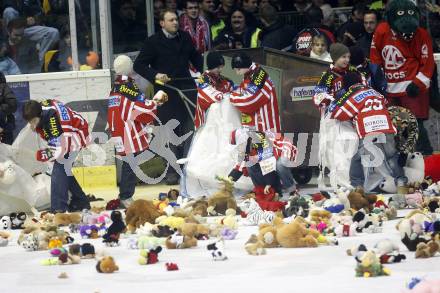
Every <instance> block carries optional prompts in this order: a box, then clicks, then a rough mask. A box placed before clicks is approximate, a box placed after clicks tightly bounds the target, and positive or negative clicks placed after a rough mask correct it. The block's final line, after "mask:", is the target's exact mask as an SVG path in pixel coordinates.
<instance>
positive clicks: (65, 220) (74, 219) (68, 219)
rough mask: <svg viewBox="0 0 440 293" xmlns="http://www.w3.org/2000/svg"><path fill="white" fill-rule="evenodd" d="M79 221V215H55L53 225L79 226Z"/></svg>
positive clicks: (80, 218)
mask: <svg viewBox="0 0 440 293" xmlns="http://www.w3.org/2000/svg"><path fill="white" fill-rule="evenodd" d="M81 220H82V217H81V213H56V214H55V216H54V218H53V224H54V225H56V226H69V225H70V224H79V223H81Z"/></svg>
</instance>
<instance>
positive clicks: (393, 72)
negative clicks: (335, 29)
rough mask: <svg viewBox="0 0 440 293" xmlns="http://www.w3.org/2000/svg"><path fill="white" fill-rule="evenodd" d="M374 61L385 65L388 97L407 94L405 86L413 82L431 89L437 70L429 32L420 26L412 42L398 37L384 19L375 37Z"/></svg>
mask: <svg viewBox="0 0 440 293" xmlns="http://www.w3.org/2000/svg"><path fill="white" fill-rule="evenodd" d="M370 58H371V62H372V63H375V64H379V65H381V66H382V68H383V70H384V73H385V77H386V79H387V82H388V88H387V93H388V96H389V97H401V96H406V87H407V86H408V85H409V84H410V83H411V82H414V83H415V84H417V85H418V87H419V88H420V89H421V91H422V92H426V91H428V89H429V87H430V83H431V77H432V74H433V72H434V65H435V63H434V55H433V50H432V41H431V37H430V36H429V33H428V32H427V31H426V30H425V29H423V28H421V27H419V28H417V30H416V32H415V34H414V37H413V38H412V40H410V41H405V40H403V39H402V38H401V37H399V36H398V35H397V34H396V33H395V32H394V31H393V30H392V29H391V27H390V26H389V24H388V23H386V22H383V23H381V24H379V25H378V26H377V28H376V31H375V33H374V36H373V42H372V43H371V50H370Z"/></svg>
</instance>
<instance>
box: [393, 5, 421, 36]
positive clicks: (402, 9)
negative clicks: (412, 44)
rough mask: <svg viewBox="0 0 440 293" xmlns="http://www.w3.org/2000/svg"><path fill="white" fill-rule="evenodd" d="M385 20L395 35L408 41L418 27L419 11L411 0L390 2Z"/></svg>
mask: <svg viewBox="0 0 440 293" xmlns="http://www.w3.org/2000/svg"><path fill="white" fill-rule="evenodd" d="M386 19H387V21H388V23H389V24H390V26H391V28H392V29H393V30H394V31H395V32H396V33H398V34H399V35H400V36H401V37H402V38H403V39H404V40H406V41H409V40H411V39H412V38H413V37H414V34H415V33H416V30H417V28H418V27H419V22H420V11H419V9H418V8H417V6H416V4H415V3H414V2H413V1H411V0H392V1H391V2H390V3H388V6H387V10H386Z"/></svg>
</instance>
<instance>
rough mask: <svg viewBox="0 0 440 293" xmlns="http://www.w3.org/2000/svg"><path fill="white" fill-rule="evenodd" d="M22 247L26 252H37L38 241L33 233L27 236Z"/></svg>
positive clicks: (22, 242)
mask: <svg viewBox="0 0 440 293" xmlns="http://www.w3.org/2000/svg"><path fill="white" fill-rule="evenodd" d="M21 247H23V248H24V249H25V250H26V251H36V250H38V248H39V243H38V239H37V238H36V237H35V236H34V234H33V233H29V234H26V236H24V238H23V240H22V241H21Z"/></svg>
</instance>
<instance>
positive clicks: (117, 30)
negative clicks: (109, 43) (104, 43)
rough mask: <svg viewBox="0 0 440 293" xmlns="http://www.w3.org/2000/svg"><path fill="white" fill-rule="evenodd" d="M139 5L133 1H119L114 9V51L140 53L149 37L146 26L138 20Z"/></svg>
mask: <svg viewBox="0 0 440 293" xmlns="http://www.w3.org/2000/svg"><path fill="white" fill-rule="evenodd" d="M137 10H138V7H137V4H136V2H135V1H133V0H123V1H118V2H116V4H115V5H114V6H113V7H112V11H113V16H112V30H113V51H114V52H115V53H123V52H132V51H138V50H139V49H140V48H141V47H142V43H143V41H144V40H145V38H146V37H147V28H146V26H145V25H144V24H143V23H142V22H141V21H138V20H137V19H136V11H137Z"/></svg>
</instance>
